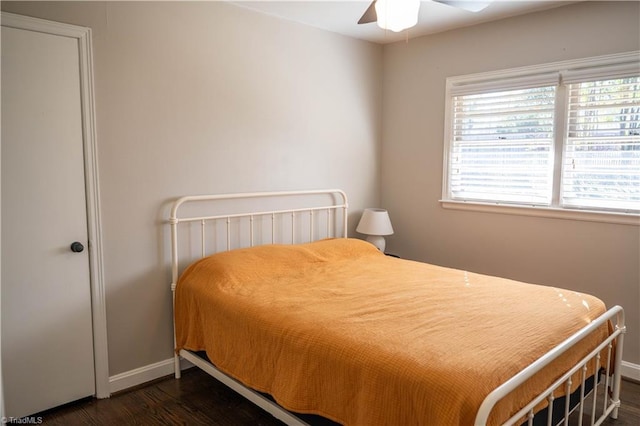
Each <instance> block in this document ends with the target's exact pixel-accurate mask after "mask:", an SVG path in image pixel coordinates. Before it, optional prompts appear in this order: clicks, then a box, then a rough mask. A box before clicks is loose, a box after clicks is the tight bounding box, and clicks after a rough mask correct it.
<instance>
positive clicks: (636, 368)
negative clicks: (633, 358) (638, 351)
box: [622, 361, 640, 382]
mask: <svg viewBox="0 0 640 426" xmlns="http://www.w3.org/2000/svg"><path fill="white" fill-rule="evenodd" d="M622 376H623V377H626V378H628V379H632V380H635V381H638V382H640V364H632V363H630V362H627V361H622Z"/></svg>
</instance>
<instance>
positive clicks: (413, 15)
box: [375, 0, 420, 33]
mask: <svg viewBox="0 0 640 426" xmlns="http://www.w3.org/2000/svg"><path fill="white" fill-rule="evenodd" d="M375 7H376V16H377V21H378V26H379V27H380V28H383V29H385V30H391V31H393V32H396V33H397V32H400V31H403V30H406V29H407V28H411V27H413V26H414V25H416V24H417V23H418V11H419V10H420V0H377V1H376V6H375Z"/></svg>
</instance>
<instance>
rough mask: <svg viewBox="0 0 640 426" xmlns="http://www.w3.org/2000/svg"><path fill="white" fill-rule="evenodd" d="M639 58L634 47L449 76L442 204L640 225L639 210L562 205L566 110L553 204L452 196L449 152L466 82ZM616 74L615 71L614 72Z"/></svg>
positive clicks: (614, 65)
mask: <svg viewBox="0 0 640 426" xmlns="http://www.w3.org/2000/svg"><path fill="white" fill-rule="evenodd" d="M639 58H640V51H631V52H624V53H619V54H613V55H604V56H597V57H591V58H583V59H576V60H568V61H560V62H553V63H549V64H542V65H533V66H526V67H519V68H511V69H506V70H499V71H489V72H484V73H478V74H468V75H462V76H454V77H448V78H447V80H446V91H445V114H444V150H443V151H444V153H443V180H442V199H441V200H440V204H441V205H442V207H443V208H445V209H453V210H472V211H480V212H488V213H502V214H514V215H525V216H538V217H550V218H560V219H571V220H585V221H592V222H608V223H616V224H626V225H636V226H640V213H635V212H633V213H627V212H622V211H618V210H616V211H607V210H588V209H581V208H568V207H562V206H561V205H560V203H559V201H560V200H559V197H560V191H559V189H560V188H559V187H560V185H561V158H562V150H563V145H564V144H557V141H558V140H561V139H563V138H564V130H565V129H564V114H566V112H563V113H562V115H560V116H559V114H556V135H555V140H556V143H554V145H555V157H554V181H553V193H552V205H551V206H546V205H545V206H539V205H522V204H509V203H501V202H495V203H494V202H478V201H465V200H457V199H452V198H450V197H449V185H450V179H449V169H450V152H451V149H452V146H451V145H452V140H451V136H452V132H453V120H452V111H451V107H452V100H453V93H456V92H460V91H463V90H464V87H465V86H471V85H478V86H480V85H486V86H489V87H490V86H491V85H492V84H493V82H496V83H497V84H500V81H501V80H512V81H513V80H516V79H522V80H526V79H527V78H531V79H535V78H536V76H540V75H544V74H549V73H558V74H559V75H560V76H561V77H560V80H562V76H564V75H567V76H571V77H573V76H574V75H577V74H581V73H585V72H587V73H588V72H590V71H589V69H591V70H593V71H592V72H593V73H594V74H595V73H596V72H597V71H598V70H601V69H602V70H605V72H606V71H607V70H617V69H619V68H622V69H624V68H625V67H626V66H633V67H637V66H638V64H639ZM613 74H615V72H614V73H613ZM605 75H606V74H605ZM571 77H570V78H571ZM563 84H564V82H563V81H560V85H559V89H560V92H561V93H558V95H560V96H559V97H558V99H557V100H556V101H557V103H558V104H557V106H556V108H557V112H560V109H562V110H564V109H566V105H565V103H566V97H565V95H564V86H563ZM558 108H560V109H558ZM558 145H559V146H558Z"/></svg>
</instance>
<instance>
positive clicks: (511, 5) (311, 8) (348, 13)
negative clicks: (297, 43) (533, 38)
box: [230, 0, 577, 44]
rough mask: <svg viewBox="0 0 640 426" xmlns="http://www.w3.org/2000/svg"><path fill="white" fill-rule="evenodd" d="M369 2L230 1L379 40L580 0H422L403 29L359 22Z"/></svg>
mask: <svg viewBox="0 0 640 426" xmlns="http://www.w3.org/2000/svg"><path fill="white" fill-rule="evenodd" d="M370 2H371V0H344V1H342V0H294V1H274V0H253V1H250V0H237V1H230V3H234V4H237V5H239V6H241V7H245V8H248V9H252V10H255V11H258V12H261V13H265V14H268V15H272V16H276V17H279V18H282V19H286V20H289V21H294V22H298V23H302V24H305V25H310V26H312V27H316V28H321V29H324V30H327V31H331V32H335V33H339V34H343V35H346V36H349V37H354V38H358V39H361V40H367V41H371V42H374V43H380V44H386V43H392V42H396V41H400V40H405V39H407V38H413V37H419V36H423V35H427V34H433V33H437V32H442V31H447V30H450V29H453V28H460V27H466V26H470V25H475V24H479V23H482V22H488V21H494V20H497V19H502V18H506V17H509V16H515V15H522V14H525V13H530V12H534V11H539V10H544V9H550V8H554V7H558V6H563V5H566V4H569V3H576V2H577V1H554V0H536V1H526V0H511V1H505V0H494V1H493V2H492V3H491V4H490V5H489V6H488V7H487V8H486V9H484V10H482V11H481V12H477V13H473V12H467V11H465V10H462V9H459V8H455V7H452V6H447V5H444V4H441V3H435V2H433V1H429V0H422V1H421V5H420V14H419V17H418V25H416V26H415V27H413V28H411V29H409V30H408V31H403V32H401V33H394V32H391V31H387V30H383V29H381V28H379V27H378V26H377V25H376V24H375V23H371V24H364V25H358V24H357V22H358V19H360V17H361V16H362V14H363V13H364V11H365V10H366V9H367V7H369V4H370Z"/></svg>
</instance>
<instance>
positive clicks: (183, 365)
mask: <svg viewBox="0 0 640 426" xmlns="http://www.w3.org/2000/svg"><path fill="white" fill-rule="evenodd" d="M191 367H193V364H192V363H190V362H189V361H187V360H185V359H181V360H180V369H181V370H186V369H188V368H191ZM174 372H175V371H174V360H173V358H169V359H165V360H164V361H159V362H156V363H153V364H149V365H145V366H144V367H140V368H135V369H133V370H129V371H125V372H124V373H120V374H116V375H115V376H111V377H109V388H110V390H111V393H115V392H119V391H121V390H125V389H128V388H131V387H133V386H138V385H141V384H143V383H146V382H150V381H151V380H155V379H159V378H161V377H165V376H169V375H171V374H174Z"/></svg>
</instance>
